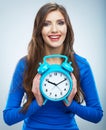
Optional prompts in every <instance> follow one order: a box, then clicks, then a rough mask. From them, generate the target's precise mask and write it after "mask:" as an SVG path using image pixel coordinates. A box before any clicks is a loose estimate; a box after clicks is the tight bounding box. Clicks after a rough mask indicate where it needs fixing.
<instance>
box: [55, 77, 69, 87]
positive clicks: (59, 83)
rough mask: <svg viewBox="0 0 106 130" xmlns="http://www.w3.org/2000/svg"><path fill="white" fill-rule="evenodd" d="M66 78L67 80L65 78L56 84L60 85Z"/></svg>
mask: <svg viewBox="0 0 106 130" xmlns="http://www.w3.org/2000/svg"><path fill="white" fill-rule="evenodd" d="M65 80H67V79H66V78H65V79H64V80H62V81H60V82H59V83H57V84H56V86H57V85H59V84H60V83H62V82H64V81H65Z"/></svg>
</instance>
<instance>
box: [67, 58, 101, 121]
mask: <svg viewBox="0 0 106 130" xmlns="http://www.w3.org/2000/svg"><path fill="white" fill-rule="evenodd" d="M79 66H80V78H81V79H80V80H81V87H82V90H83V92H84V100H85V105H84V104H83V105H82V104H78V103H77V102H76V101H73V102H72V104H71V105H70V106H69V107H68V109H70V110H71V111H72V112H73V113H75V114H77V115H78V116H79V117H81V118H83V119H85V120H88V121H90V122H93V123H97V122H99V121H100V120H101V119H102V116H103V111H102V107H101V104H100V100H99V97H98V92H97V88H96V84H95V80H94V76H93V73H92V70H91V67H90V65H89V63H88V62H87V61H86V60H85V61H84V62H83V65H81V64H79Z"/></svg>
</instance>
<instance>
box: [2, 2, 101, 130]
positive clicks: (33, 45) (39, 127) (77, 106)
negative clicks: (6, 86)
mask: <svg viewBox="0 0 106 130" xmlns="http://www.w3.org/2000/svg"><path fill="white" fill-rule="evenodd" d="M73 43H74V33H73V29H72V25H71V22H70V19H69V16H68V14H67V11H66V9H65V8H64V7H63V6H62V5H59V4H56V3H47V4H45V5H44V6H42V7H41V8H40V9H39V11H38V13H37V15H36V18H35V21H34V28H33V33H32V37H31V41H30V43H29V46H28V54H27V55H26V56H25V57H23V58H21V59H20V60H19V62H18V64H17V66H16V69H15V72H14V75H13V79H12V81H11V86H10V91H9V95H8V100H7V104H6V107H5V109H4V111H3V117H4V121H5V122H6V123H7V124H8V125H13V124H15V123H18V122H20V121H22V120H24V124H23V128H22V129H23V130H58V129H61V130H79V128H78V126H77V123H76V120H75V115H78V116H79V117H81V118H82V119H84V120H87V121H90V122H93V123H98V122H99V121H100V120H101V119H102V116H103V111H102V107H101V104H100V101H99V96H98V93H97V90H96V84H95V81H94V77H93V73H92V70H91V67H90V65H89V63H88V61H87V60H86V59H85V58H83V57H81V56H79V55H78V54H76V53H75V51H74V49H73ZM52 54H62V55H64V56H66V57H68V59H69V61H71V62H72V67H73V69H74V71H73V72H71V71H70V72H71V73H70V74H69V76H70V77H71V78H72V91H70V93H69V94H68V97H67V101H68V104H66V103H65V102H64V101H63V100H61V101H57V102H54V101H51V100H48V101H47V102H46V104H45V105H43V101H44V97H43V95H42V93H41V91H40V87H39V86H40V80H41V78H42V75H41V74H38V72H37V69H38V66H39V65H38V63H39V62H41V63H42V62H43V57H44V56H47V55H52ZM62 61H63V60H62V59H59V58H50V59H48V62H49V63H50V64H55V63H58V64H61V63H62ZM54 70H55V67H54ZM50 74H51V73H50ZM56 75H57V74H56V73H53V76H54V77H56ZM60 77H61V76H60V73H59V74H58V78H55V82H56V83H55V84H54V82H53V81H51V80H50V81H49V80H46V83H48V84H52V85H55V86H58V85H59V87H60V86H61V88H64V89H63V91H64V92H66V89H67V87H66V86H67V84H68V83H69V82H68V80H66V77H64V78H63V79H61V80H59V78H60ZM53 80H54V79H53ZM66 81H67V82H66ZM62 83H63V84H64V83H65V84H64V86H62ZM59 87H57V89H58V88H59ZM61 88H59V90H60V89H61ZM48 89H49V86H48V88H46V89H45V91H48ZM24 93H25V94H26V96H27V97H26V102H25V104H23V106H21V102H22V98H23V96H24ZM60 95H61V93H60ZM55 96H57V95H55ZM11 101H12V102H11ZM83 101H85V103H86V104H85V105H82V104H81V103H82V102H83Z"/></svg>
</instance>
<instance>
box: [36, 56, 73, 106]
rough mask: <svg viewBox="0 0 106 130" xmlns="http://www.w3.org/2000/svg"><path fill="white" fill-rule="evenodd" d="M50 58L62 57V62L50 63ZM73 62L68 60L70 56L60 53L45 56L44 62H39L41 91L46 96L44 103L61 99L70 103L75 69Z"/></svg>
mask: <svg viewBox="0 0 106 130" xmlns="http://www.w3.org/2000/svg"><path fill="white" fill-rule="evenodd" d="M48 58H62V59H63V62H62V63H61V64H49V63H48V62H47V59H48ZM71 64H72V62H68V57H67V56H65V55H60V54H53V55H48V56H44V58H43V63H39V67H38V70H37V71H38V73H39V74H41V78H40V92H41V94H42V95H43V97H44V99H45V100H44V104H45V103H46V102H47V100H51V101H61V100H64V101H65V102H66V103H68V100H67V97H68V95H69V94H70V92H71V90H72V85H73V83H72V78H71V76H70V73H71V72H72V71H73V68H72V66H71Z"/></svg>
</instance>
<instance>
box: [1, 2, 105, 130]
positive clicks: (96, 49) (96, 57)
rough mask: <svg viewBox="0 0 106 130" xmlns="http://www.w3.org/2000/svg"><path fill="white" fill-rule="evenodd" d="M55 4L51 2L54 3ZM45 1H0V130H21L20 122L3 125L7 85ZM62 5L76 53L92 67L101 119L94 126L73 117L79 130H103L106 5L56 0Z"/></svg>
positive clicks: (22, 54)
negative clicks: (99, 102) (36, 16)
mask: <svg viewBox="0 0 106 130" xmlns="http://www.w3.org/2000/svg"><path fill="white" fill-rule="evenodd" d="M54 1H55V0H54ZM46 2H53V0H41V1H40V0H8V1H7V0H0V130H21V126H22V122H21V123H18V124H15V125H13V126H7V125H6V124H5V123H4V122H3V118H2V111H3V109H4V107H5V103H6V99H7V94H8V90H9V85H10V81H11V77H12V74H13V71H14V69H15V66H16V63H17V61H18V60H19V59H20V58H21V57H23V56H24V55H26V52H27V45H28V42H29V41H30V38H31V34H32V28H33V22H34V18H35V14H36V12H37V11H38V9H39V7H41V6H42V5H43V4H44V3H46ZM55 2H57V3H60V4H63V5H64V6H65V7H66V9H67V11H68V13H69V15H70V19H71V21H72V25H73V29H74V32H75V45H74V48H75V50H76V52H77V53H78V54H79V55H81V56H83V57H85V58H87V59H88V61H89V62H90V65H91V67H92V70H93V73H94V76H95V80H96V84H97V89H98V93H99V96H100V101H101V104H102V106H103V110H104V117H103V119H102V121H101V122H100V123H98V124H93V123H90V122H87V121H85V120H82V119H81V118H79V117H77V116H76V119H77V122H78V125H79V127H80V129H81V130H85V129H86V130H89V129H90V130H105V128H106V125H105V124H106V116H105V109H106V106H105V99H106V94H105V93H106V89H105V87H106V80H105V78H106V76H105V73H106V69H105V65H106V63H105V50H106V49H105V46H106V39H105V33H106V13H105V12H106V2H105V0H56V1H55Z"/></svg>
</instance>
